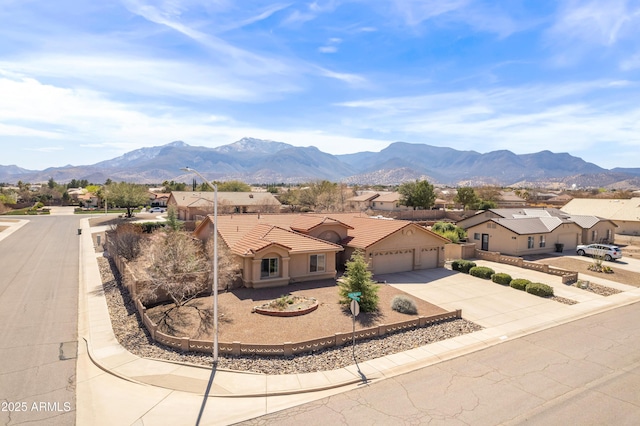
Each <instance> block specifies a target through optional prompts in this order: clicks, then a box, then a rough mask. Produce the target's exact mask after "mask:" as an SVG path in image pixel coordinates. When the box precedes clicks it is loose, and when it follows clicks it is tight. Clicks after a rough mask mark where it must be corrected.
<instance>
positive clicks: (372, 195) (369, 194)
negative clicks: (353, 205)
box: [347, 192, 378, 201]
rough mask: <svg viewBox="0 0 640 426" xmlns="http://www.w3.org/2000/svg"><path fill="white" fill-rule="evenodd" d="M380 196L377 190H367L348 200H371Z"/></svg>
mask: <svg viewBox="0 0 640 426" xmlns="http://www.w3.org/2000/svg"><path fill="white" fill-rule="evenodd" d="M377 197H378V193H377V192H365V193H364V194H360V195H356V196H355V197H351V198H348V199H347V201H371V200H373V199H374V198H377Z"/></svg>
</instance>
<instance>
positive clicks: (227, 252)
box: [207, 238, 242, 290]
mask: <svg viewBox="0 0 640 426" xmlns="http://www.w3.org/2000/svg"><path fill="white" fill-rule="evenodd" d="M207 257H208V258H209V259H210V260H212V259H213V238H209V239H208V240H207ZM241 268H242V265H241V264H240V261H239V259H238V258H237V257H236V256H234V254H233V253H232V252H231V249H229V247H228V246H227V245H226V244H225V242H224V241H223V240H222V238H218V289H223V290H230V289H233V288H236V287H238V286H239V285H241V284H242V280H241V278H242V273H241Z"/></svg>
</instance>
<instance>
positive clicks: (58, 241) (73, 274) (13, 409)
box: [0, 216, 79, 425]
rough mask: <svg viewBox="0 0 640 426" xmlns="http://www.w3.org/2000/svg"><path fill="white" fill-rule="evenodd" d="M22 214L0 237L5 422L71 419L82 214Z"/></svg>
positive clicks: (0, 398)
mask: <svg viewBox="0 0 640 426" xmlns="http://www.w3.org/2000/svg"><path fill="white" fill-rule="evenodd" d="M19 218H20V219H27V220H29V223H27V224H26V225H24V226H22V228H20V229H19V230H17V231H16V232H14V233H12V234H11V235H9V236H8V237H7V238H5V239H3V240H2V241H0V360H1V362H0V404H1V407H0V424H3V425H5V424H18V423H21V422H33V423H34V424H47V425H51V424H56V425H73V424H75V408H76V407H75V385H76V378H75V374H76V354H77V329H78V325H77V324H78V323H77V316H78V278H79V277H78V273H79V272H78V271H79V264H78V260H79V253H78V235H77V228H78V223H79V218H78V217H74V216H40V217H29V218H27V217H24V216H20V217H19ZM30 424H32V423H30Z"/></svg>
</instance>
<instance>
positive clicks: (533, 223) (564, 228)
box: [457, 209, 616, 256]
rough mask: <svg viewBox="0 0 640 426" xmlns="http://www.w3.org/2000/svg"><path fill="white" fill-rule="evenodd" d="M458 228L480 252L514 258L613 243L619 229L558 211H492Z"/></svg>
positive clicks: (593, 217)
mask: <svg viewBox="0 0 640 426" xmlns="http://www.w3.org/2000/svg"><path fill="white" fill-rule="evenodd" d="M457 225H458V226H460V227H462V228H464V229H465V230H466V231H467V237H468V240H469V242H473V243H475V244H476V248H477V249H479V250H489V251H499V252H501V253H505V254H509V255H514V256H521V255H523V254H535V253H548V252H552V251H554V250H555V245H556V244H562V245H563V250H573V249H575V248H576V246H577V245H578V244H591V243H596V242H612V241H613V234H614V230H615V228H616V225H615V223H613V222H612V221H610V220H608V219H603V218H600V217H597V216H588V215H570V214H567V213H566V212H563V211H561V210H558V209H490V210H486V211H482V212H479V213H477V214H475V215H474V216H471V217H468V218H466V219H464V220H461V221H460V222H458V223H457Z"/></svg>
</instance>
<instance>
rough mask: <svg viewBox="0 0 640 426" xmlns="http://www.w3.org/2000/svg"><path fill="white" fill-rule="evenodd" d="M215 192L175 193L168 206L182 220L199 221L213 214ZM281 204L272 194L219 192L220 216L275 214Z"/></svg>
mask: <svg viewBox="0 0 640 426" xmlns="http://www.w3.org/2000/svg"><path fill="white" fill-rule="evenodd" d="M213 202H214V193H213V192H188V191H173V192H172V193H171V195H170V196H169V199H168V200H167V206H175V208H176V212H177V214H178V218H179V219H180V220H187V221H190V220H197V219H199V218H204V217H205V216H206V215H208V214H212V213H213ZM280 205H281V204H280V202H279V201H278V200H277V199H276V198H275V197H274V196H273V194H271V193H270V192H218V214H228V213H275V212H279V211H280Z"/></svg>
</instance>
